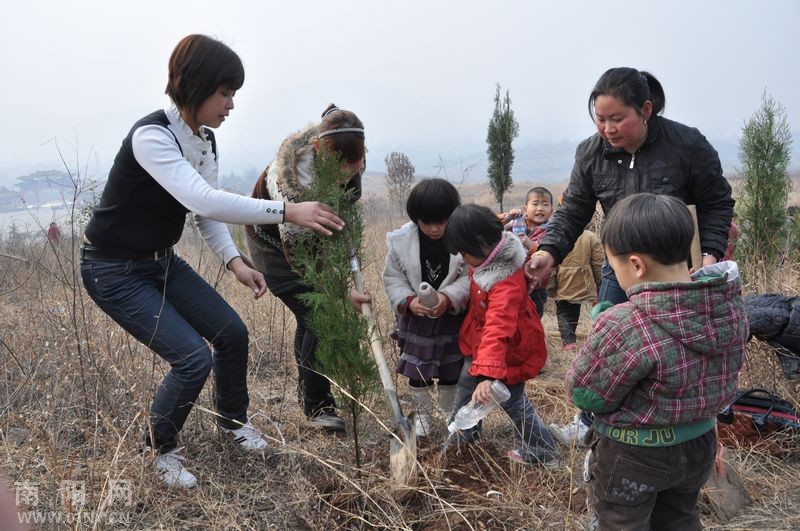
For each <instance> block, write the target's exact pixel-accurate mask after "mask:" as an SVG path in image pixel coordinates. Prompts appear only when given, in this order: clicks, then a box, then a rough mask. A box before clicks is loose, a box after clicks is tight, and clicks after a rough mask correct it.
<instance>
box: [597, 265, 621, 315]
mask: <svg viewBox="0 0 800 531" xmlns="http://www.w3.org/2000/svg"><path fill="white" fill-rule="evenodd" d="M603 301H611V302H612V303H614V304H621V303H623V302H628V295H627V294H626V293H625V290H624V289H622V287H621V286H620V285H619V282H618V281H617V275H615V274H614V270H613V269H611V266H610V265H608V260H604V261H603V268H602V269H601V277H600V293H599V294H598V301H597V302H603Z"/></svg>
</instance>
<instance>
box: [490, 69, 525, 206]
mask: <svg viewBox="0 0 800 531" xmlns="http://www.w3.org/2000/svg"><path fill="white" fill-rule="evenodd" d="M517 135H519V124H518V123H517V119H516V118H514V111H512V110H511V97H510V96H509V94H508V90H506V96H505V98H502V99H501V97H500V83H498V84H497V90H496V91H495V94H494V112H493V113H492V118H491V120H489V132H488V133H487V135H486V144H487V145H488V147H487V149H486V154H487V156H488V158H489V169H488V174H489V187H490V188H491V189H492V192H493V193H494V197H495V199H496V200H497V202H498V203H500V210H504V209H503V196H504V195H505V193H506V192H507V191H508V190H509V189H510V188H511V185H512V184H513V181H512V180H511V167H512V166H513V165H514V147H513V146H512V145H511V143H512V142H513V141H514V139H515V138H516V137H517Z"/></svg>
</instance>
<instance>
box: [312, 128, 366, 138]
mask: <svg viewBox="0 0 800 531" xmlns="http://www.w3.org/2000/svg"><path fill="white" fill-rule="evenodd" d="M337 133H361V134H362V135H363V134H364V129H363V128H362V127H340V128H338V129H330V130H328V131H323V132H322V133H320V134H318V135H317V138H322V137H324V136H328V135H335V134H337Z"/></svg>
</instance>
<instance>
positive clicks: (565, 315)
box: [556, 301, 581, 345]
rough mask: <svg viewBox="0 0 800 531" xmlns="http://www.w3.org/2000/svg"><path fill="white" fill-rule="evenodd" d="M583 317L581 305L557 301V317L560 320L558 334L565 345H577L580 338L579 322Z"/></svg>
mask: <svg viewBox="0 0 800 531" xmlns="http://www.w3.org/2000/svg"><path fill="white" fill-rule="evenodd" d="M580 316H581V305H580V304H575V303H574V302H569V301H556V317H557V318H558V332H559V333H560V334H561V341H562V342H563V343H564V344H565V345H569V344H571V343H575V342H576V341H577V340H578V338H577V336H576V335H575V331H576V330H578V320H579V319H580Z"/></svg>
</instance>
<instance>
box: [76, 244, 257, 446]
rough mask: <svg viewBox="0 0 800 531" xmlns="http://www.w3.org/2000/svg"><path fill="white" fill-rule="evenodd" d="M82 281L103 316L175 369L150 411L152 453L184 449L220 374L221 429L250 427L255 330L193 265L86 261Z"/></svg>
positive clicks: (217, 394) (174, 258)
mask: <svg viewBox="0 0 800 531" xmlns="http://www.w3.org/2000/svg"><path fill="white" fill-rule="evenodd" d="M81 276H82V278H83V285H84V287H85V288H86V291H87V293H88V294H89V296H90V297H91V298H92V300H94V301H95V303H97V305H98V306H99V307H100V309H101V310H103V311H104V312H105V313H107V314H108V316H109V317H111V318H112V319H113V320H114V321H116V322H117V324H119V325H120V326H121V327H122V328H124V329H125V330H126V331H127V332H128V333H130V334H131V335H132V336H133V337H135V338H136V339H137V340H139V341H140V342H142V343H144V344H145V345H147V347H149V348H150V349H151V350H153V351H154V352H155V353H156V354H158V355H159V356H160V357H161V358H163V359H164V360H165V361H167V362H169V364H170V367H171V368H170V370H169V372H168V373H167V375H166V376H165V377H164V379H163V380H162V381H161V384H160V385H159V387H158V390H157V391H156V396H155V399H154V400H153V404H152V406H151V408H150V423H151V428H152V432H151V435H152V437H151V435H148V436H147V437H146V442H147V444H148V446H151V447H153V448H155V449H156V450H158V451H159V452H162V453H163V452H168V451H170V450H172V449H174V448H175V447H176V446H177V435H178V432H179V431H180V430H181V428H182V427H183V423H184V422H185V421H186V417H187V416H188V415H189V411H191V409H192V406H193V405H194V403H195V401H196V400H197V397H198V395H199V394H200V391H201V390H202V389H203V385H204V384H205V381H206V378H207V377H208V374H209V372H210V371H211V369H212V367H213V369H214V381H215V389H214V398H213V400H214V407H215V409H216V410H217V411H218V412H219V414H220V415H221V416H222V418H220V419H218V422H219V424H220V425H221V426H222V427H225V428H237V427H239V426H240V424H239V422H241V423H244V422H247V406H248V403H249V399H248V394H247V349H248V334H247V328H246V327H245V325H244V323H243V322H242V320H241V319H240V318H239V316H238V315H237V314H236V312H235V311H234V310H233V308H231V307H230V306H229V305H228V303H227V302H225V300H224V299H223V298H222V297H221V296H220V295H219V293H217V291H216V290H215V289H214V288H212V287H211V286H210V285H209V284H208V283H207V282H206V281H205V280H203V279H202V278H201V277H200V275H198V274H197V273H196V272H195V271H194V270H193V269H192V268H191V267H190V266H189V264H187V263H186V262H185V261H184V260H183V259H181V258H179V257H178V256H176V255H174V254H170V255H169V256H167V257H165V258H162V259H160V260H149V261H132V260H88V259H83V260H81ZM207 341H208V342H210V343H211V345H213V349H214V350H213V355H212V351H211V349H210V348H209V346H208V343H207Z"/></svg>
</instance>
